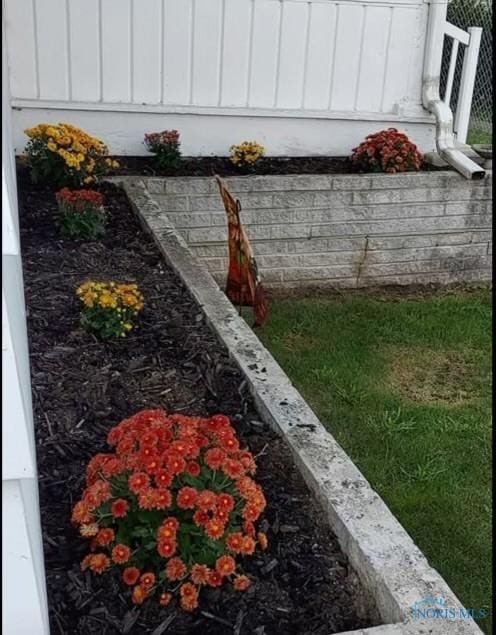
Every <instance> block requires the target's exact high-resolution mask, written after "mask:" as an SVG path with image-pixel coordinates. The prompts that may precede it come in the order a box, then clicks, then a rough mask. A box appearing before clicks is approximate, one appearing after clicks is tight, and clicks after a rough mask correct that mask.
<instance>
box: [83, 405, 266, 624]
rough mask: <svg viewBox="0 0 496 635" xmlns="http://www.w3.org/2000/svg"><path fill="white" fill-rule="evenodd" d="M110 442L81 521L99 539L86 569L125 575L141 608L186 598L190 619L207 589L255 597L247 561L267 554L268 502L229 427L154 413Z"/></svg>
mask: <svg viewBox="0 0 496 635" xmlns="http://www.w3.org/2000/svg"><path fill="white" fill-rule="evenodd" d="M107 442H108V444H109V445H110V446H111V447H113V448H114V451H113V452H111V453H108V454H97V455H96V456H95V457H93V458H92V459H91V461H90V462H89V464H88V467H87V471H86V489H85V490H84V492H83V495H82V497H81V500H80V501H78V502H77V503H76V504H75V505H74V508H73V512H72V522H73V524H74V525H75V526H77V527H79V532H80V534H81V535H82V536H83V537H84V538H88V539H89V540H90V550H91V553H90V554H89V555H87V556H86V557H85V558H84V559H83V561H82V563H81V567H82V568H83V569H90V570H91V571H93V572H94V573H97V574H101V573H103V572H104V571H106V570H107V569H109V568H110V567H112V566H118V567H120V568H122V580H123V583H124V584H125V585H127V586H128V587H131V599H132V601H133V602H134V603H135V604H142V603H143V602H144V601H145V600H146V599H147V598H149V597H151V596H152V595H154V596H156V598H157V601H158V602H159V604H160V605H162V606H167V605H168V604H169V603H170V602H171V601H172V600H173V598H177V600H178V602H179V604H180V606H181V607H182V608H183V609H184V610H185V611H193V610H194V609H196V608H197V606H198V597H199V593H200V590H201V588H202V587H203V586H209V587H219V586H221V585H222V584H224V583H226V582H229V583H231V584H232V586H233V588H234V589H235V590H236V591H243V590H245V589H247V588H248V587H249V586H250V584H251V580H250V578H249V577H248V576H246V575H244V574H243V572H242V571H241V565H242V559H243V558H245V557H246V556H249V555H252V554H253V553H254V551H255V549H256V548H257V546H258V547H259V548H260V549H266V548H267V536H266V535H265V534H264V533H262V532H258V533H257V530H256V527H255V523H256V522H257V521H258V519H259V517H260V515H261V513H262V512H263V510H264V509H265V505H266V502H265V497H264V494H263V492H262V489H261V487H260V486H259V485H258V484H257V483H256V482H255V481H254V480H253V478H252V477H253V475H254V473H255V471H256V464H255V461H254V459H253V456H252V455H251V453H250V452H249V451H248V450H245V449H241V448H240V444H239V441H238V439H237V437H236V433H235V431H234V429H233V427H232V426H231V423H230V421H229V419H228V418H227V417H225V416H223V415H216V416H214V417H211V418H208V419H204V418H200V417H186V416H183V415H179V414H171V415H167V414H166V413H165V412H164V411H163V410H144V411H142V412H138V413H137V414H135V415H134V416H132V417H130V418H128V419H125V420H124V421H122V422H121V423H120V424H119V425H117V426H115V427H114V428H112V429H111V430H110V432H109V434H108V437H107ZM193 466H195V467H194V468H193Z"/></svg>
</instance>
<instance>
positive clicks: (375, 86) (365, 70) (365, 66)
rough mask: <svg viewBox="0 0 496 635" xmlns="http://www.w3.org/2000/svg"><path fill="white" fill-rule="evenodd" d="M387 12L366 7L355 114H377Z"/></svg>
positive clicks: (386, 39) (384, 52) (386, 32)
mask: <svg viewBox="0 0 496 635" xmlns="http://www.w3.org/2000/svg"><path fill="white" fill-rule="evenodd" d="M390 13H391V12H390V9H389V8H388V7H373V6H369V7H367V20H366V23H365V31H364V34H363V42H362V59H361V63H360V76H359V79H358V89H357V96H356V104H355V106H356V110H363V111H369V112H379V111H380V109H381V100H382V86H383V83H384V72H385V62H386V51H387V43H388V35H389V21H390Z"/></svg>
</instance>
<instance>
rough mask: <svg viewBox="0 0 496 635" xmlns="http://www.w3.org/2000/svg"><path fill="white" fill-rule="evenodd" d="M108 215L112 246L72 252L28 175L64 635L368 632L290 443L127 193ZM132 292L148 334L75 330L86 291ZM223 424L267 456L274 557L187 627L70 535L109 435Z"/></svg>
mask: <svg viewBox="0 0 496 635" xmlns="http://www.w3.org/2000/svg"><path fill="white" fill-rule="evenodd" d="M100 189H101V191H102V192H103V193H104V194H105V196H106V198H107V201H108V209H109V211H110V222H109V226H108V231H107V235H106V237H105V238H104V239H103V240H102V241H101V242H87V243H76V242H71V241H65V240H62V239H61V238H60V237H59V235H58V234H57V231H56V229H55V227H54V223H53V210H54V198H53V194H52V193H51V192H50V191H48V190H45V189H42V188H35V187H34V186H32V185H31V184H30V183H29V181H28V179H27V177H26V174H25V173H24V172H23V171H21V172H20V177H19V203H20V219H21V236H22V252H23V265H24V282H25V292H26V303H27V311H28V331H29V347H30V357H31V371H32V386H33V403H34V415H35V428H36V439H37V453H38V468H39V484H40V502H41V515H42V526H43V541H44V549H45V557H46V576H47V584H48V596H49V605H50V623H51V632H52V634H53V635H58V634H59V633H61V634H62V633H63V634H67V635H69V634H70V635H97V634H98V635H105V634H108V635H114V634H124V633H131V634H135V635H141V634H144V633H149V634H152V635H160V634H161V633H174V634H178V635H180V634H186V633H188V634H200V633H201V634H202V635H209V634H216V635H218V634H221V633H222V634H223V633H236V634H238V635H248V634H253V633H255V634H258V635H262V634H266V635H272V634H276V633H277V634H281V635H282V634H298V635H304V634H310V633H312V634H320V635H324V634H325V635H328V634H329V633H333V632H339V631H346V630H353V629H356V628H359V627H364V626H368V625H370V620H368V619H361V618H359V617H358V616H357V612H356V610H355V600H356V598H357V597H358V592H359V589H357V587H356V583H355V582H354V576H353V574H351V573H350V570H349V567H348V564H347V560H346V558H345V557H344V556H343V554H342V552H341V551H340V549H339V546H338V544H337V541H336V538H335V537H334V535H333V534H332V533H331V532H330V531H329V529H328V527H327V526H326V524H325V522H324V521H323V520H322V517H321V514H320V512H319V510H318V509H317V508H316V507H315V505H314V503H313V502H312V498H311V496H310V494H309V492H308V490H307V488H306V486H305V485H304V483H303V481H302V479H301V477H300V476H299V474H298V472H297V470H296V469H295V466H294V463H293V462H292V459H291V457H290V454H289V452H288V450H287V449H286V447H285V445H284V444H283V443H282V442H281V440H279V439H278V437H277V436H276V435H274V433H273V432H271V431H269V430H268V429H267V428H266V426H265V425H263V424H262V423H260V422H259V421H258V417H257V413H256V411H255V410H254V407H253V403H252V401H251V398H250V397H249V395H248V393H247V390H246V386H245V385H244V382H243V381H242V377H241V376H240V373H239V372H238V370H237V369H236V368H235V367H234V365H233V363H232V362H231V361H230V360H229V358H228V356H227V354H226V351H225V350H224V349H223V347H222V346H221V345H220V344H219V343H218V341H217V340H216V339H215V337H214V335H213V334H212V332H211V331H210V329H209V328H208V327H207V325H206V324H205V321H204V317H203V315H202V313H201V311H200V310H199V308H198V307H197V306H196V305H195V303H194V302H193V301H192V299H191V297H190V295H189V293H188V292H187V290H186V289H185V288H184V287H183V286H182V285H181V283H180V282H179V281H178V279H177V278H176V277H175V275H174V274H173V273H172V272H171V271H170V270H169V269H168V268H167V267H166V266H165V265H164V263H163V261H162V259H161V257H160V255H159V253H158V251H157V249H156V248H155V246H154V244H153V242H152V241H151V239H150V238H149V237H148V236H146V235H145V234H144V233H143V231H142V230H141V228H140V226H139V224H138V222H137V220H136V219H135V217H134V216H133V214H132V212H131V210H130V207H129V205H128V202H127V200H126V198H125V195H124V194H123V192H122V191H121V190H119V189H118V188H117V187H115V186H113V185H110V184H107V185H104V186H101V188H100ZM89 277H97V278H105V277H110V278H114V279H122V280H135V281H137V282H138V283H139V285H140V287H141V288H142V290H143V292H144V295H145V298H146V308H145V310H144V312H143V315H142V319H141V326H140V328H139V329H137V330H136V331H133V332H132V333H131V334H130V336H129V337H128V338H127V339H125V340H121V341H117V342H115V343H101V342H99V341H98V340H96V339H95V338H93V337H91V336H90V335H88V334H87V333H86V332H84V331H83V330H82V329H81V328H80V327H79V325H78V309H79V307H78V303H77V301H76V298H75V296H74V290H75V287H76V286H77V285H78V283H80V282H82V281H83V280H85V279H87V278H89ZM152 407H161V408H165V409H166V410H168V411H174V412H183V413H188V414H198V415H208V414H213V413H219V412H221V413H225V414H227V415H229V416H231V417H232V418H233V420H234V423H235V426H236V429H237V431H238V433H239V435H240V437H241V438H242V440H243V441H244V443H246V444H247V445H248V446H249V447H250V449H251V450H252V451H253V452H254V453H255V454H256V455H258V458H257V462H258V465H259V471H258V473H257V474H258V476H257V479H258V481H259V482H260V483H261V484H262V486H263V487H264V490H265V492H266V495H267V499H268V507H267V510H266V513H265V515H264V519H263V523H262V525H263V527H264V528H265V529H266V530H267V532H268V535H269V540H270V546H269V549H268V550H267V551H266V552H263V553H260V554H257V555H256V556H255V557H253V558H252V559H247V560H246V563H245V569H246V571H247V572H248V574H250V575H251V576H252V577H253V578H254V580H255V584H254V585H253V587H252V588H251V589H250V590H249V591H248V592H246V593H244V594H239V593H238V594H236V593H235V592H233V591H230V590H229V589H227V588H221V589H215V590H214V589H210V590H207V591H205V592H203V593H202V596H201V604H200V610H199V612H197V613H196V614H193V615H189V614H186V613H184V612H182V611H180V610H177V609H175V608H161V607H159V606H158V604H157V603H156V602H155V601H153V600H150V601H149V602H147V603H145V604H144V605H143V606H142V607H139V608H138V607H133V605H132V604H131V603H130V599H129V592H128V591H126V590H124V588H123V585H122V584H121V583H120V581H119V576H118V574H117V572H116V573H107V574H104V575H103V576H101V577H98V576H94V575H92V574H90V573H89V572H85V573H83V572H81V570H80V568H79V561H80V560H81V558H82V556H83V555H84V554H85V553H86V549H87V547H86V544H85V543H84V542H83V541H82V540H81V539H80V538H79V537H78V536H77V535H76V533H75V531H74V530H73V528H72V527H71V525H70V522H69V518H70V512H71V506H72V504H73V503H74V502H75V500H77V499H78V496H79V495H80V493H81V491H82V488H83V478H84V477H83V475H84V468H85V465H86V463H87V461H88V460H89V458H90V457H91V456H92V455H94V454H95V453H96V452H100V451H105V445H104V440H105V437H106V433H107V431H108V429H109V428H110V427H111V426H113V425H115V424H116V423H117V422H118V421H120V420H121V419H123V418H124V417H126V416H128V415H130V414H131V413H135V412H137V411H139V410H140V409H143V408H152Z"/></svg>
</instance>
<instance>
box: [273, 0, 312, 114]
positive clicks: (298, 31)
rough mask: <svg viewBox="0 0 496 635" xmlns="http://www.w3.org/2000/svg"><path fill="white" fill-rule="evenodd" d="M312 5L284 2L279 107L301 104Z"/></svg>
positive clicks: (277, 103) (278, 90)
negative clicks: (308, 23)
mask: <svg viewBox="0 0 496 635" xmlns="http://www.w3.org/2000/svg"><path fill="white" fill-rule="evenodd" d="M307 20H308V6H307V4H306V3H304V2H293V3H292V2H287V3H284V12H283V14H282V24H281V41H280V55H279V73H278V86H277V102H276V107H278V108H299V107H300V106H301V95H302V92H303V80H304V77H303V75H304V70H305V48H306V35H307Z"/></svg>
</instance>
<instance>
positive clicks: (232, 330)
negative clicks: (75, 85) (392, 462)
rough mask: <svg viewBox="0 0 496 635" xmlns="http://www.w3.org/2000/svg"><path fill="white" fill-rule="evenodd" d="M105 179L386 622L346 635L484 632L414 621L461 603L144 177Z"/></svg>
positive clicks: (465, 625) (465, 623)
mask: <svg viewBox="0 0 496 635" xmlns="http://www.w3.org/2000/svg"><path fill="white" fill-rule="evenodd" d="M109 180H111V181H112V182H114V183H116V184H119V185H121V186H122V187H123V188H124V190H125V192H126V194H127V196H128V198H129V200H130V202H131V204H132V206H133V208H134V210H135V212H136V213H137V215H138V217H139V219H140V222H141V223H142V225H143V226H144V228H145V229H146V230H147V231H148V232H149V233H151V235H152V236H153V238H154V241H155V243H156V244H157V246H158V247H159V249H160V251H161V253H162V254H163V256H164V258H165V260H166V261H167V263H168V264H169V265H170V266H171V267H172V268H173V270H174V271H175V272H176V273H177V275H178V276H179V277H180V279H181V280H182V282H183V283H184V284H185V286H186V287H187V288H188V290H189V292H190V293H191V295H192V296H193V297H194V299H195V300H196V302H197V303H198V304H199V306H200V307H201V308H202V310H203V312H204V313H205V316H206V318H207V321H208V323H209V325H210V327H211V328H212V329H213V330H214V332H215V333H216V335H217V336H218V338H219V339H220V341H221V342H222V343H223V344H224V345H225V346H226V348H227V350H228V352H229V354H230V356H231V357H232V358H233V359H234V361H235V362H236V363H237V365H238V367H239V368H240V370H241V372H242V373H243V375H244V377H245V379H246V381H247V385H248V387H249V389H250V391H251V394H252V396H253V398H254V401H255V405H256V408H257V410H258V412H259V414H260V416H261V418H262V419H263V420H264V421H266V422H267V423H268V424H270V425H271V427H272V428H273V429H275V430H276V431H277V432H278V433H279V434H281V435H282V436H283V438H284V439H285V441H286V443H287V444H288V446H289V448H290V449H291V452H292V454H293V458H294V460H295V463H296V465H297V466H298V468H299V469H300V471H301V473H302V475H303V477H304V479H305V481H306V483H307V485H308V486H309V488H310V489H311V491H312V492H313V493H314V495H315V497H316V499H317V500H318V502H319V503H320V504H321V506H322V508H323V509H324V511H325V512H326V515H327V517H328V519H329V522H330V525H331V527H332V529H333V531H334V533H335V534H336V536H337V538H338V540H339V542H340V544H341V547H342V549H343V551H344V553H345V554H346V555H347V557H348V559H349V561H350V564H351V566H352V567H353V569H354V570H355V571H356V573H357V574H358V577H359V579H360V581H361V583H362V585H363V586H364V588H365V590H366V591H367V592H368V593H369V594H370V595H371V597H372V598H373V600H374V602H375V604H376V607H377V610H378V612H379V614H380V616H381V619H382V620H383V621H384V622H385V625H384V626H377V627H372V628H367V629H362V630H358V631H353V632H348V633H346V635H399V634H400V633H401V634H404V635H421V634H425V635H427V634H431V635H446V633H453V634H454V635H476V634H478V635H481V633H482V631H481V630H480V629H479V627H478V626H477V624H476V623H475V621H473V620H472V619H459V618H458V619H450V618H443V617H439V618H437V619H432V618H431V619H428V620H425V621H414V620H413V619H412V615H411V606H412V605H413V604H414V603H415V602H419V601H421V600H423V599H424V598H428V597H431V598H439V597H442V598H444V600H445V601H446V604H445V606H446V607H449V608H450V609H455V610H456V612H457V614H458V613H459V611H460V610H461V609H463V605H462V604H461V602H460V601H459V600H458V598H457V597H456V596H455V594H454V593H453V591H452V590H451V589H450V588H449V586H448V585H447V583H446V582H445V581H444V579H443V578H442V577H441V576H440V575H439V573H438V572H437V571H435V570H434V569H433V568H432V567H431V566H430V565H429V563H428V562H427V559H426V558H425V556H424V555H423V554H422V552H421V551H420V550H419V549H418V547H417V546H416V545H415V544H414V542H413V540H412V539H411V538H410V536H409V535H408V534H407V533H406V531H405V530H404V528H403V527H402V526H401V524H400V523H399V522H398V520H397V519H396V518H395V517H394V516H393V514H392V513H391V511H390V510H389V508H388V507H387V506H386V504H385V503H384V501H383V500H382V499H381V498H380V497H379V496H378V494H377V493H376V492H375V491H374V490H373V489H372V487H371V486H370V484H369V483H368V482H367V481H366V479H365V478H364V476H363V475H362V474H361V472H360V471H359V470H358V469H357V467H356V466H355V465H354V463H353V462H352V461H351V459H350V458H349V457H348V455H347V454H346V453H345V452H344V450H343V449H342V448H341V447H340V446H339V444H338V443H337V442H336V441H335V439H334V438H333V437H332V436H331V434H330V433H329V432H327V430H326V429H325V428H324V426H323V425H322V424H321V423H320V421H319V420H318V418H317V417H316V415H315V414H314V412H313V411H312V410H311V409H310V407H309V406H308V404H307V403H306V402H305V400H304V399H303V397H302V396H301V395H300V394H299V393H298V391H297V390H296V389H295V388H294V387H293V385H292V384H291V382H290V380H289V379H288V377H287V376H286V374H285V373H284V372H283V370H282V369H281V368H280V366H279V365H278V364H277V362H276V361H275V360H274V359H273V357H272V356H271V355H270V353H269V352H268V351H267V349H265V347H264V346H263V345H262V344H261V342H260V341H259V340H258V338H257V337H256V335H255V334H254V333H253V331H252V330H251V329H250V327H249V326H248V325H247V324H246V322H245V321H244V320H243V319H242V318H241V317H240V316H239V315H238V314H237V312H236V310H235V308H234V307H233V305H232V304H231V303H230V302H229V300H228V299H227V298H226V296H225V295H224V293H223V292H222V291H221V289H220V288H219V286H218V285H217V283H216V282H215V280H214V279H213V277H212V276H211V275H210V274H209V273H208V272H207V271H206V269H205V267H204V266H203V265H202V264H201V263H200V262H199V261H198V259H197V258H196V257H195V256H194V255H193V254H192V253H191V251H190V250H189V249H188V247H187V245H186V243H185V241H184V240H183V238H182V237H181V236H179V235H178V233H177V232H176V230H175V229H174V226H173V224H172V223H171V222H170V221H169V219H168V217H167V215H166V214H165V213H164V211H163V210H162V209H161V208H160V206H159V205H158V204H157V203H156V202H155V201H154V200H153V198H152V196H151V195H150V194H149V192H148V191H147V189H146V187H145V184H144V181H143V180H141V179H140V178H138V177H114V178H112V179H109ZM342 635H345V634H344V633H343V634H342Z"/></svg>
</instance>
